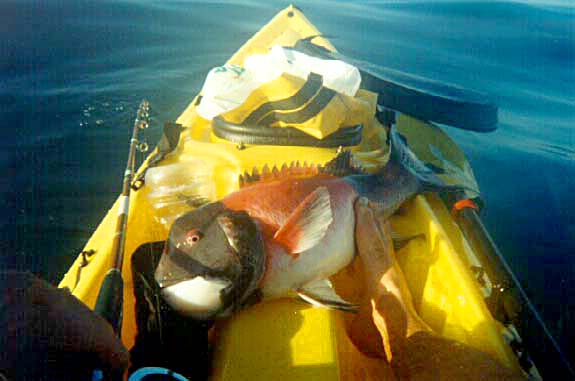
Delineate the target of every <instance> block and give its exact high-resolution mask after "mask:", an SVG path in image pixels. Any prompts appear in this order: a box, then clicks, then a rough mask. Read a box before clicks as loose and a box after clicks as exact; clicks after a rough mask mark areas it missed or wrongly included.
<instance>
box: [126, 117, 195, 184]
mask: <svg viewBox="0 0 575 381" xmlns="http://www.w3.org/2000/svg"><path fill="white" fill-rule="evenodd" d="M183 129H184V127H183V126H182V125H181V124H178V123H174V122H166V123H165V124H164V133H163V135H162V137H161V138H160V142H159V143H158V145H157V147H156V150H155V151H154V153H153V154H152V155H151V156H150V158H149V160H148V165H147V166H146V168H144V170H143V171H142V172H140V173H139V174H138V176H137V177H136V179H135V180H134V181H133V183H132V189H133V190H135V191H137V190H138V189H140V188H141V187H142V186H143V185H144V178H145V176H146V172H147V171H148V169H149V168H153V167H155V166H157V165H158V163H159V162H160V161H162V160H163V159H164V157H166V155H167V154H169V153H170V152H172V151H173V150H174V149H176V147H177V146H178V142H179V141H180V134H181V132H182V130H183Z"/></svg>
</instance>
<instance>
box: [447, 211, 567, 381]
mask: <svg viewBox="0 0 575 381" xmlns="http://www.w3.org/2000/svg"><path fill="white" fill-rule="evenodd" d="M455 220H456V222H457V224H458V225H459V227H460V229H461V231H462V233H463V235H464V236H465V238H466V239H467V241H468V242H469V243H470V244H471V246H472V247H473V248H474V249H475V253H476V254H477V255H478V257H479V261H480V262H481V263H482V266H483V269H484V270H485V273H486V274H487V276H488V278H489V279H490V280H491V281H492V282H493V283H494V284H493V287H492V290H491V291H492V293H491V296H490V297H489V298H487V300H486V303H487V307H488V308H489V310H490V311H491V313H492V314H493V316H494V317H495V318H496V319H497V320H499V321H501V322H502V323H504V324H508V323H512V324H513V325H514V327H516V328H517V330H518V332H519V334H520V337H521V341H522V344H523V346H524V348H525V349H527V353H524V355H528V356H529V357H531V358H532V360H533V362H534V363H535V366H536V367H537V370H538V371H539V372H540V373H541V375H542V376H543V378H544V379H548V378H555V379H561V380H567V379H569V380H570V379H573V378H574V377H575V372H574V370H573V368H572V366H571V364H570V363H569V360H567V358H566V356H565V354H564V353H563V352H562V350H561V348H560V346H559V345H558V343H557V341H556V340H555V339H554V338H553V336H552V335H551V333H550V332H549V330H548V328H547V326H546V325H545V323H544V322H543V319H542V318H541V316H540V315H539V313H538V312H537V310H536V309H535V306H534V305H533V303H532V302H531V300H530V299H529V297H528V296H527V293H526V292H525V290H524V289H523V287H522V286H521V284H520V283H519V280H518V279H517V278H516V277H515V275H514V274H513V271H512V270H511V268H510V266H509V264H508V263H507V261H506V260H505V257H504V256H503V254H502V253H501V252H500V251H499V249H498V247H497V246H496V245H495V243H494V241H493V239H492V238H491V236H490V234H489V233H488V231H487V229H486V228H485V226H484V225H483V222H482V221H481V218H480V216H479V214H478V211H477V210H475V209H473V208H464V209H461V210H460V211H459V212H458V213H457V215H456V218H455ZM522 357H523V356H521V357H520V363H521V362H523V364H528V362H524V361H525V360H526V359H525V358H522ZM542 364H545V366H544V367H543V366H542Z"/></svg>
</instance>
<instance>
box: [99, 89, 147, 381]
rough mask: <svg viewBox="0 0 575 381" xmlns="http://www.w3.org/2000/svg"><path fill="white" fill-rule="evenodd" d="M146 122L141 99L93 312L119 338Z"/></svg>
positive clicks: (144, 109) (144, 105) (145, 102)
mask: <svg viewBox="0 0 575 381" xmlns="http://www.w3.org/2000/svg"><path fill="white" fill-rule="evenodd" d="M149 122H150V103H149V102H148V101H146V100H143V101H142V102H141V103H140V106H139V107H138V111H137V115H136V120H135V121H134V129H133V130H132V138H131V139H130V152H129V154H128V162H127V165H126V171H125V172H124V181H123V184H122V194H121V195H120V197H119V200H118V219H117V220H116V231H115V233H114V241H113V243H112V256H113V258H114V260H113V263H112V266H111V267H110V270H108V272H107V273H106V275H105V276H104V280H103V281H102V285H101V286H100V291H99V293H98V299H96V306H95V307H94V311H95V312H96V313H98V314H99V315H100V316H102V317H103V318H104V319H106V320H107V321H108V323H110V325H111V326H112V328H113V329H114V332H116V334H117V335H118V337H120V335H121V331H122V309H123V305H124V280H123V279H122V265H123V263H124V246H125V243H126V230H127V225H128V213H129V210H130V191H131V189H132V179H133V176H134V167H135V162H136V151H137V150H138V148H139V146H140V142H139V141H138V133H139V132H140V130H145V129H146V128H148V126H149ZM93 379H101V372H98V371H96V372H95V374H94V376H93Z"/></svg>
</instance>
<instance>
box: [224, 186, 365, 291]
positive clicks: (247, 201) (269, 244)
mask: <svg viewBox="0 0 575 381" xmlns="http://www.w3.org/2000/svg"><path fill="white" fill-rule="evenodd" d="M318 189H319V190H320V192H326V195H327V197H328V199H329V211H328V212H330V213H331V216H326V215H327V214H329V213H324V214H323V216H318V215H317V214H318V213H319V212H320V211H314V210H309V209H308V210H305V211H304V213H308V214H311V215H306V216H303V217H301V216H300V218H299V219H298V218H296V220H295V221H293V220H292V221H289V220H290V217H293V213H294V211H295V210H296V208H298V207H300V206H301V205H302V204H303V205H304V208H305V207H306V204H305V203H306V198H309V196H310V195H313V194H314V192H316V194H317V190H318ZM357 197H358V194H357V192H356V191H355V190H354V188H353V187H352V186H351V185H350V184H349V183H348V182H346V181H345V180H343V179H341V178H337V177H333V176H327V175H323V176H316V177H312V178H307V179H287V180H278V181H273V182H269V183H262V184H257V185H255V186H251V187H248V188H244V189H242V190H241V191H239V192H235V193H232V194H231V195H229V196H228V197H226V198H224V199H223V200H222V202H223V203H224V205H226V207H227V208H229V209H233V210H245V211H246V212H247V213H248V214H249V215H250V216H251V217H252V218H254V219H256V220H257V221H258V222H259V225H260V227H261V229H262V232H263V237H264V244H265V249H266V266H265V273H264V274H263V278H262V280H261V282H260V287H261V290H262V293H263V296H264V297H280V296H285V295H288V294H290V292H292V293H293V291H294V290H298V289H299V288H301V287H302V286H304V285H306V284H308V283H310V282H313V281H318V280H322V279H327V278H328V277H329V276H331V275H333V274H334V273H336V272H337V271H338V270H340V269H341V268H343V267H345V266H346V265H347V264H348V263H349V262H350V261H351V260H352V259H353V255H354V250H355V244H354V226H355V216H354V211H353V203H354V201H355V199H356V198H357ZM324 212H325V211H324ZM306 218H311V219H313V218H320V219H321V218H324V219H325V218H329V219H330V220H331V222H330V223H329V224H328V226H327V228H326V229H325V232H324V233H323V234H322V237H321V238H318V239H317V242H315V244H313V245H312V247H310V248H309V249H307V250H304V251H301V252H297V251H299V250H297V247H295V245H297V243H298V242H299V240H300V239H301V229H303V228H306V227H305V226H301V223H302V219H306ZM286 223H291V224H295V225H297V224H298V223H299V224H300V225H298V226H289V229H290V231H289V233H288V236H287V237H280V238H281V239H280V240H278V239H277V237H276V234H277V232H278V231H279V230H280V228H282V227H284V226H286ZM304 223H305V222H304ZM318 223H321V221H320V222H318ZM312 224H313V222H312ZM307 228H309V226H308V227H307ZM312 228H313V227H312ZM286 240H287V242H286ZM294 243H295V245H294ZM294 249H295V250H296V252H294Z"/></svg>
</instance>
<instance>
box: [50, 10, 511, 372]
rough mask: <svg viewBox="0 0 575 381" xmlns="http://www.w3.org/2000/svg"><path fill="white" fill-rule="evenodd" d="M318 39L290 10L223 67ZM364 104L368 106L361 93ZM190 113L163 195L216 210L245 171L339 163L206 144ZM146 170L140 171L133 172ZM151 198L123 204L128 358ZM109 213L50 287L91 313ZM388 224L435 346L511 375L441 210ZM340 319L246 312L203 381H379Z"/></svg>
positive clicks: (152, 213)
mask: <svg viewBox="0 0 575 381" xmlns="http://www.w3.org/2000/svg"><path fill="white" fill-rule="evenodd" d="M318 35H320V32H319V31H318V30H317V29H316V28H315V27H314V26H313V25H312V24H311V23H310V21H309V20H308V19H307V18H306V17H305V16H304V15H303V13H302V12H301V11H300V10H299V9H297V8H296V7H293V6H290V7H288V8H286V9H284V10H282V11H281V12H279V13H278V14H277V15H276V16H275V17H274V18H273V19H272V20H271V21H270V22H269V23H268V24H267V25H265V26H264V27H263V28H262V29H261V30H260V31H259V32H257V33H256V34H255V35H254V36H253V37H252V38H251V39H250V40H249V41H247V42H246V43H245V44H244V46H242V47H241V48H240V49H239V50H238V51H237V52H236V53H235V54H234V55H233V56H232V57H231V58H230V59H229V61H228V63H229V64H235V65H239V66H241V65H242V64H243V62H244V60H245V59H246V57H248V56H249V55H252V54H257V53H265V52H266V51H268V50H269V49H270V48H271V47H272V46H274V45H281V46H293V45H294V44H295V43H296V42H297V41H299V40H302V39H305V38H307V37H311V36H318ZM314 44H317V45H320V46H322V47H324V48H325V49H327V50H329V51H335V48H334V47H333V46H332V44H331V43H330V42H329V41H328V40H327V39H326V38H322V37H317V38H315V39H314ZM364 96H365V97H368V98H369V97H373V96H375V95H374V94H370V93H369V92H367V91H364ZM196 104H197V99H196V100H192V102H191V103H190V104H189V106H188V107H187V108H186V109H185V110H184V112H183V113H182V114H181V115H180V117H179V118H178V119H177V121H176V122H177V123H178V124H180V125H181V126H183V127H184V129H183V130H182V132H181V134H180V137H179V142H178V145H177V148H176V149H175V151H174V152H172V153H171V154H170V155H167V156H166V157H165V158H164V159H163V160H162V161H161V162H160V163H159V164H158V165H157V166H156V167H155V168H168V167H169V168H179V169H178V170H179V171H181V168H186V171H187V172H186V173H185V174H182V173H181V172H180V173H174V174H173V178H166V179H163V180H162V181H164V184H169V183H170V182H177V181H181V179H182V176H183V177H184V178H185V177H186V176H188V177H190V178H192V177H193V178H194V179H197V178H201V179H202V187H203V189H202V192H203V193H202V194H203V195H205V196H206V195H207V196H209V199H211V200H217V199H220V198H222V197H224V196H225V195H227V194H229V193H231V192H233V191H235V190H237V189H238V188H239V186H240V180H239V179H240V175H242V176H243V175H244V174H245V173H246V172H247V173H248V174H249V173H253V171H254V168H255V169H256V171H257V170H259V171H260V172H261V171H263V169H264V166H265V165H267V166H268V167H269V168H271V167H273V166H274V165H275V166H277V167H278V168H279V167H281V166H282V165H283V164H284V163H291V162H294V161H300V162H302V163H303V162H304V161H306V162H307V163H316V164H324V163H326V162H328V161H329V160H331V159H333V158H334V157H335V155H336V154H337V149H336V148H333V147H311V146H281V145H258V144H252V145H250V144H238V143H236V142H233V141H229V140H226V139H224V138H222V137H218V136H216V135H215V134H214V133H213V131H212V126H211V124H210V123H208V122H207V121H206V120H204V119H202V118H200V117H199V116H198V114H197V113H196ZM396 123H397V127H398V129H400V130H406V131H407V130H416V129H418V128H426V126H428V125H427V124H426V123H424V122H422V121H419V120H417V119H414V118H411V117H408V116H405V115H400V116H399V117H398V118H397V121H396ZM378 125H379V121H377V120H376V119H375V118H374V120H373V121H371V125H368V126H364V132H363V134H369V133H372V131H374V128H376V127H377V126H378ZM370 131H371V132H370ZM372 141H373V140H372ZM352 148H353V149H354V150H355V151H356V152H358V153H359V154H360V155H359V156H361V153H362V152H364V151H365V152H367V151H368V150H370V149H372V148H373V147H366V146H365V144H364V145H363V146H362V145H357V146H354V147H352ZM367 156H368V155H367V154H366V157H367ZM366 160H367V161H369V158H367V159H366ZM375 161H377V160H375ZM147 165H148V163H147V162H145V163H144V164H143V166H142V168H141V170H143V169H144V168H146V166H147ZM154 191H155V190H154V189H153V187H152V185H150V184H145V185H144V186H142V187H141V188H140V189H139V190H138V191H134V192H132V196H131V202H130V209H129V220H128V223H127V237H126V242H125V259H124V264H123V269H122V274H123V278H124V282H125V285H124V306H123V325H122V332H121V337H122V340H123V342H124V344H125V345H126V346H127V347H128V348H132V347H133V346H134V344H135V342H136V337H137V334H138V332H137V327H138V324H137V316H136V315H137V312H136V308H137V305H136V297H135V296H134V295H135V283H136V282H137V280H136V279H134V273H133V271H132V270H133V269H132V264H133V263H134V258H133V256H134V253H136V252H138V250H139V249H140V248H141V247H143V246H145V245H147V244H150V243H152V242H161V241H164V240H165V239H166V238H167V234H168V229H169V224H168V223H167V222H166V221H164V220H162V217H161V216H158V213H163V212H162V210H160V209H158V208H157V207H154V206H153V205H151V201H150V200H153V197H154V195H153V192H154ZM119 208H120V200H119V199H118V200H117V201H116V203H115V204H114V205H113V206H112V207H111V209H110V211H109V212H108V214H107V215H106V216H105V217H104V219H103V220H102V222H101V223H100V225H99V226H98V228H97V229H96V231H95V232H94V234H93V235H92V237H91V238H90V240H89V241H88V243H87V244H86V246H85V249H84V252H83V253H82V254H81V255H79V256H78V258H77V259H76V261H75V262H74V264H73V265H72V266H71V267H70V269H69V270H68V272H67V273H66V275H65V276H64V278H63V279H62V281H61V283H60V287H67V288H69V289H70V290H71V291H72V293H73V294H74V295H75V296H76V297H77V298H79V299H80V300H81V301H83V302H84V303H85V304H87V305H88V306H90V307H91V308H93V307H94V305H95V302H96V298H97V296H98V291H99V287H100V285H101V283H102V280H103V278H104V275H105V274H106V272H107V271H108V269H109V268H110V266H111V264H112V261H113V258H112V237H113V234H114V229H115V225H116V219H117V217H116V216H117V215H118V209H119ZM391 224H392V227H393V229H394V231H395V232H397V233H398V234H399V235H402V236H408V237H416V238H414V239H411V240H409V241H408V242H407V243H406V244H405V245H403V247H401V248H400V249H399V250H398V251H397V252H396V255H397V258H398V260H399V262H400V264H401V266H402V269H403V271H404V273H405V276H406V278H407V281H408V283H409V286H410V289H411V291H412V294H413V298H414V301H415V303H416V309H417V311H418V313H419V314H420V316H421V317H422V318H423V320H425V322H427V323H428V324H429V326H430V327H432V328H433V329H434V330H435V332H437V333H439V334H441V335H443V336H444V337H447V338H451V339H454V340H457V341H460V342H463V343H466V344H468V345H470V346H472V347H475V348H478V349H480V350H482V351H485V352H487V353H489V354H491V355H492V356H494V357H495V358H497V359H499V360H500V361H501V362H502V363H503V364H505V365H506V366H508V367H510V368H513V369H516V370H520V369H521V368H520V366H519V362H518V358H517V356H516V354H515V353H514V351H513V350H512V349H511V347H510V346H509V344H508V342H507V340H506V339H505V334H506V331H507V329H506V327H504V326H503V325H502V324H501V323H499V322H498V321H496V320H495V319H494V318H493V317H492V315H491V313H490V311H489V309H488V308H487V306H486V303H485V301H484V298H485V294H484V291H485V290H484V288H485V284H482V283H481V282H479V281H478V277H477V273H476V272H474V271H473V270H472V268H474V267H480V266H481V264H480V263H479V261H478V258H477V255H476V253H475V252H474V250H473V249H472V247H471V245H470V244H469V243H468V242H467V241H466V239H465V237H464V235H463V234H462V232H461V231H460V229H459V227H458V225H457V224H455V223H454V219H453V217H452V214H451V213H450V211H449V210H448V209H447V208H446V206H445V204H444V203H443V202H442V200H441V199H440V198H439V197H438V196H436V195H428V194H425V195H422V196H417V197H416V198H415V199H413V200H411V201H409V202H408V203H407V204H406V205H404V206H403V207H402V209H401V213H398V214H396V215H395V216H393V217H392V219H391ZM140 251H141V250H140ZM140 255H141V254H140ZM358 277H360V275H359V273H358V271H357V267H356V266H355V264H352V265H350V266H348V268H346V269H344V270H343V271H341V272H340V273H339V274H337V275H336V276H335V277H334V279H332V280H333V281H334V283H335V284H336V287H337V288H338V290H340V292H342V293H343V294H346V295H348V296H349V295H351V296H353V295H352V294H353V284H352V283H353V282H358V281H360V279H359V280H358ZM341 290H343V291H341ZM350 299H351V298H350ZM345 319H346V313H345V312H341V311H333V310H329V309H322V308H314V307H312V306H309V305H306V304H303V303H301V302H299V301H296V300H291V299H280V300H276V301H272V302H267V303H262V304H258V305H256V306H253V307H251V308H248V309H246V310H244V311H242V312H240V313H238V314H236V315H234V316H233V317H231V318H229V319H227V320H225V321H221V322H218V323H217V324H216V325H215V326H214V327H213V328H212V329H211V331H210V336H209V340H210V347H211V348H213V353H212V355H211V367H210V369H211V370H210V375H209V379H212V380H252V381H253V380H270V379H281V380H349V379H365V380H371V379H373V380H377V379H381V378H382V373H381V372H382V370H381V367H380V366H379V365H378V364H377V361H376V360H374V359H372V358H369V357H367V356H366V355H364V354H362V352H360V351H359V350H358V349H357V348H356V347H355V346H354V345H353V344H352V343H351V341H350V339H349V338H348V336H347V334H346V330H345ZM373 340H379V338H376V337H374V338H373ZM151 363H153V361H151ZM151 365H153V364H151Z"/></svg>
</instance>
